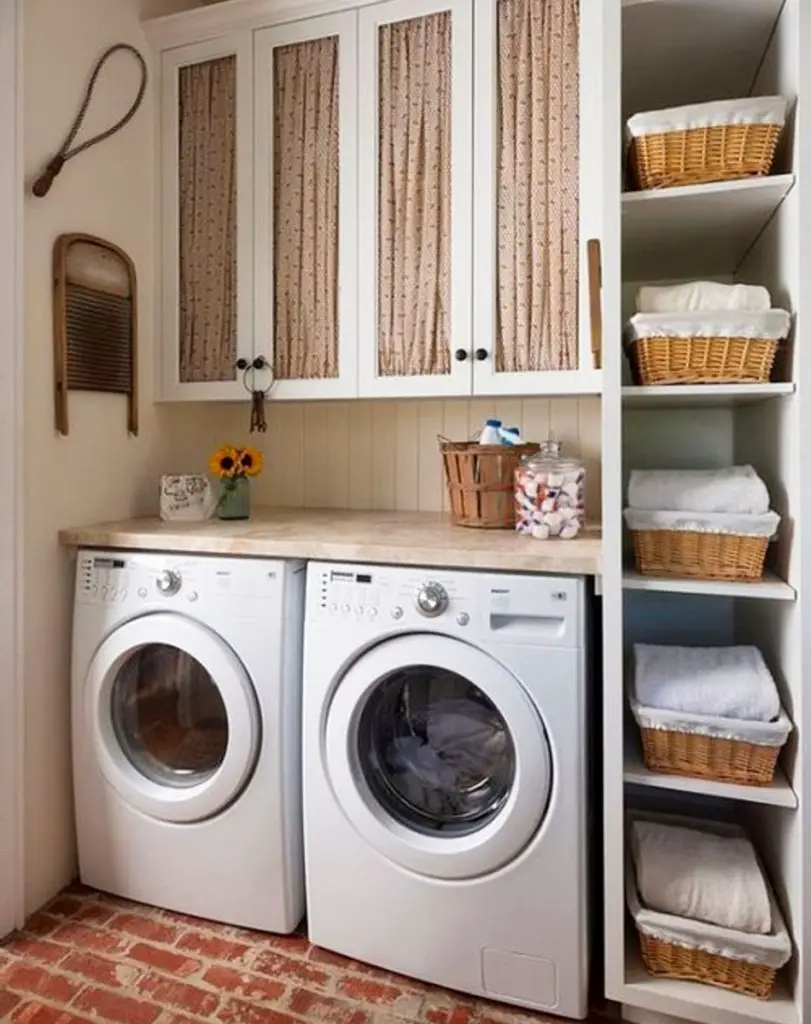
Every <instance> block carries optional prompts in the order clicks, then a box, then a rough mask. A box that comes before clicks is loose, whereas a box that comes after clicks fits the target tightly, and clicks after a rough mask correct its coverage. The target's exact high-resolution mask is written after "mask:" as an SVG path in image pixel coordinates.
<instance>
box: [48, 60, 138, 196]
mask: <svg viewBox="0 0 811 1024" xmlns="http://www.w3.org/2000/svg"><path fill="white" fill-rule="evenodd" d="M119 50H126V51H127V52H129V53H131V54H132V55H133V56H134V57H135V59H136V60H137V61H138V64H139V65H140V68H141V84H140V85H139V87H138V95H137V96H136V97H135V100H134V102H133V104H132V106H131V107H130V108H129V110H128V111H127V113H126V114H124V116H123V117H122V118H120V119H119V120H118V121H116V123H115V124H114V125H112V127H110V128H107V129H106V130H105V131H103V132H99V134H98V135H94V136H93V138H92V139H88V140H87V141H86V142H80V143H79V145H78V146H74V145H73V143H74V141H75V139H76V136H77V135H78V134H79V129H80V128H81V127H82V123H83V121H84V119H85V116H86V114H87V111H88V109H89V107H90V101H91V100H92V98H93V90H94V89H95V87H96V82H97V80H98V77H99V75H100V74H101V71H102V68H103V67H104V65H105V64H106V63H107V61H108V60H109V59H110V58H111V57H112V56H113V54H114V53H118V51H119ZM148 78H149V72H148V70H147V66H146V61H145V60H144V57H143V54H142V53H141V52H140V51H139V50H136V49H135V47H134V46H130V45H129V43H116V44H115V46H111V47H110V48H109V50H106V51H105V52H104V53H103V54H102V55H101V57H99V59H98V61H97V62H96V66H95V68H94V69H93V74H92V75H91V76H90V81H89V82H88V83H87V90H86V92H85V95H84V99H83V100H82V105H81V107H80V108H79V113H78V114H77V116H76V120H75V121H74V122H73V126H72V128H71V129H70V131H69V132H68V134H67V137H66V139H65V141H64V142H63V143H62V146H61V148H60V149H59V152H58V153H57V154H56V156H54V157H53V158H52V159H51V160H49V161H48V165H47V167H46V168H45V170H44V171H43V173H42V174H41V175H40V176H39V178H37V180H36V181H35V182H34V184H33V186H32V188H31V191H32V192H33V193H34V195H35V196H37V197H38V198H40V199H41V198H42V197H43V196H47V194H48V192H49V191H50V189H51V185H53V183H54V178H55V177H56V176H57V174H59V172H60V171H61V170H62V168H63V167H64V166H65V164H66V163H67V162H68V160H72V159H73V157H75V156H78V155H79V153H83V152H84V151H85V150H86V149H90V147H91V146H95V145H96V144H97V143H99V142H104V141H105V140H106V139H109V138H110V136H111V135H115V133H116V132H118V131H121V129H122V128H123V127H124V126H125V125H127V124H129V122H130V121H131V120H132V119H133V117H135V115H136V114H137V113H138V108H139V107H140V106H141V104H142V103H143V100H144V96H145V95H146V86H147V81H148Z"/></svg>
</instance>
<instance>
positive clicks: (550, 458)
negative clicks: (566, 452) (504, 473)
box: [515, 438, 586, 540]
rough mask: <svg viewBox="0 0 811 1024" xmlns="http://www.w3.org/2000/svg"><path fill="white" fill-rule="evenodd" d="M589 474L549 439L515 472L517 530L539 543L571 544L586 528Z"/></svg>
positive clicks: (580, 463) (524, 460)
mask: <svg viewBox="0 0 811 1024" xmlns="http://www.w3.org/2000/svg"><path fill="white" fill-rule="evenodd" d="M585 499H586V470H585V467H584V466H583V463H582V462H581V461H580V460H579V459H571V458H564V457H563V456H562V455H561V443H560V441H555V440H553V439H551V438H550V440H548V441H544V442H543V444H542V445H541V450H540V451H539V452H538V453H537V455H530V456H529V457H527V458H524V459H522V460H521V465H520V466H519V467H518V469H516V471H515V528H516V530H517V531H518V532H519V533H527V534H531V535H532V536H533V537H536V538H537V539H538V540H547V539H548V538H550V537H559V538H560V539H561V540H571V539H572V538H574V537H576V536H577V535H578V533H580V531H581V530H582V529H583V527H584V526H585V524H586V501H585Z"/></svg>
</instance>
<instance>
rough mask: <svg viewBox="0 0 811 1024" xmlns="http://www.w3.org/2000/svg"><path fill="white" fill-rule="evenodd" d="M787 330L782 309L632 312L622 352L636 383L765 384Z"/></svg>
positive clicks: (788, 329) (786, 318)
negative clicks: (714, 311)
mask: <svg viewBox="0 0 811 1024" xmlns="http://www.w3.org/2000/svg"><path fill="white" fill-rule="evenodd" d="M790 330H791V317H790V315H789V314H788V313H787V312H786V311H785V310H782V309H770V310H767V311H764V312H760V313H750V312H729V311H721V312H717V313H712V312H699V313H637V314H636V315H635V316H633V317H632V318H631V320H630V321H629V322H628V324H627V326H626V329H625V353H626V355H627V357H628V360H629V362H630V364H631V368H632V371H633V375H634V380H635V381H636V382H637V383H638V384H643V385H651V384H742V383H748V384H755V383H766V382H767V381H768V380H769V378H770V376H771V372H772V367H773V365H774V360H775V356H776V354H777V349H778V345H779V344H780V342H781V341H784V340H785V339H786V338H787V337H788V335H789V332H790Z"/></svg>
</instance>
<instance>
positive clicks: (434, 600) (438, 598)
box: [416, 583, 448, 619]
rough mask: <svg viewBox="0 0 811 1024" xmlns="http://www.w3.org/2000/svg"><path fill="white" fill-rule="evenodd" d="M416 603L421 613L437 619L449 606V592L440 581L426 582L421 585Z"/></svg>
mask: <svg viewBox="0 0 811 1024" xmlns="http://www.w3.org/2000/svg"><path fill="white" fill-rule="evenodd" d="M416 603H417V611H418V612H420V614H421V615H425V616H426V618H429V619H435V618H436V617H437V616H438V615H441V614H442V613H443V612H444V611H445V609H446V608H447V607H448V593H447V591H446V590H445V588H444V587H443V586H440V584H439V583H426V584H424V585H423V586H422V587H420V590H419V593H418V594H417V602H416Z"/></svg>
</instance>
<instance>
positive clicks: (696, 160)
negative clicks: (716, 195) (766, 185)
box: [631, 124, 782, 189]
mask: <svg viewBox="0 0 811 1024" xmlns="http://www.w3.org/2000/svg"><path fill="white" fill-rule="evenodd" d="M781 131H782V125H780V124H722V125H711V126H708V127H705V128H687V129H684V130H681V131H670V132H662V133H661V134H656V135H639V136H637V137H636V138H634V139H633V140H632V143H631V165H632V169H633V173H634V176H635V178H636V183H637V186H638V187H639V188H640V189H648V188H673V187H675V186H679V185H705V184H708V183H710V182H713V181H735V180H736V179H739V178H751V177H756V176H759V175H764V174H768V173H769V171H770V170H771V168H772V164H773V163H774V155H775V150H776V149H777V140H778V139H779V138H780V133H781Z"/></svg>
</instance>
